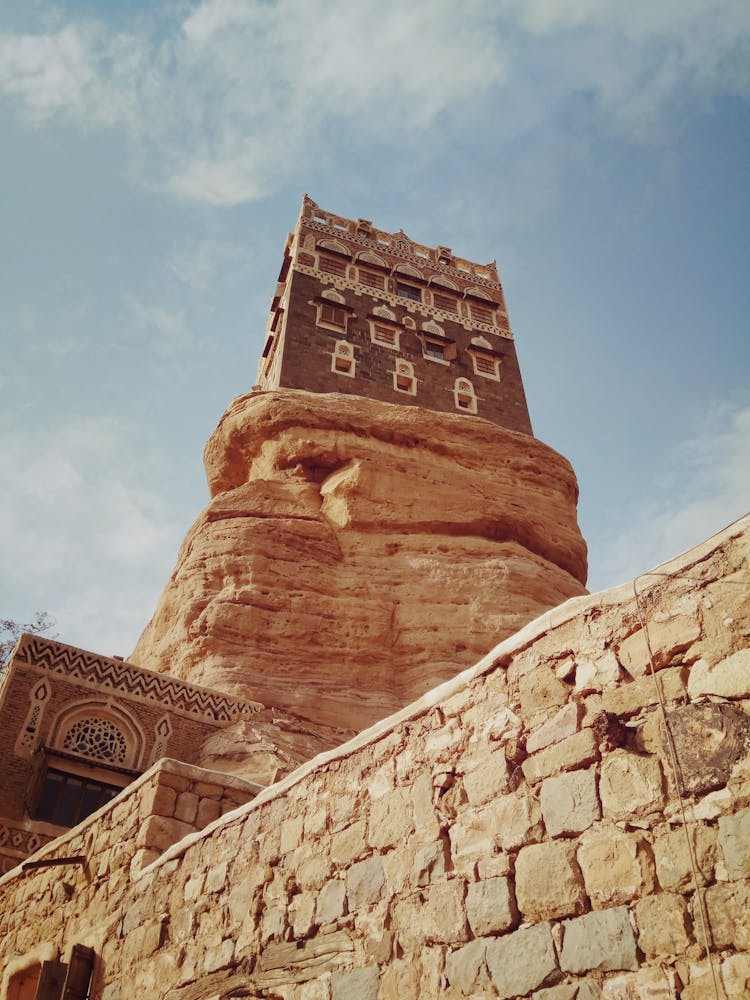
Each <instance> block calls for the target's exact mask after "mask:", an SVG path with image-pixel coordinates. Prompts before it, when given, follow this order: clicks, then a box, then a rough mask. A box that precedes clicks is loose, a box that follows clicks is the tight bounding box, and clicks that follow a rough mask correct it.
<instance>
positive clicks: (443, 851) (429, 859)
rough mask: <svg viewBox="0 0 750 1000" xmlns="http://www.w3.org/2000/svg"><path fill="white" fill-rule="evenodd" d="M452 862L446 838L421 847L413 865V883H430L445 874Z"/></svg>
mask: <svg viewBox="0 0 750 1000" xmlns="http://www.w3.org/2000/svg"><path fill="white" fill-rule="evenodd" d="M449 862H450V847H449V844H448V843H446V841H445V840H438V841H436V842H435V843H434V844H426V845H425V846H424V847H420V848H419V849H418V850H417V853H416V855H415V856H414V864H413V865H412V867H411V884H412V885H429V883H430V882H432V881H433V880H434V879H435V878H438V877H440V876H441V875H444V874H445V872H446V870H447V868H448V865H449Z"/></svg>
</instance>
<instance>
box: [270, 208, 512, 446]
mask: <svg viewBox="0 0 750 1000" xmlns="http://www.w3.org/2000/svg"><path fill="white" fill-rule="evenodd" d="M256 387H257V388H259V389H277V388H286V389H308V390H311V391H313V392H340V393H348V394H351V395H356V396H367V397H370V398H371V399H377V400H380V401H381V402H385V403H400V404H401V405H412V406H421V407H424V408H426V409H432V410H440V411H443V412H448V413H456V412H458V413H465V414H477V415H479V416H481V417H484V418H486V419H487V420H491V421H492V422H493V423H496V424H499V425H500V426H502V427H507V428H509V429H510V430H514V431H520V432H521V433H524V434H531V433H532V431H531V421H530V420H529V412H528V408H527V405H526V396H525V394H524V390H523V383H522V381H521V372H520V370H519V367H518V359H517V357H516V350H515V345H514V343H513V334H512V333H511V329H510V324H509V322H508V313H507V310H506V307H505V297H504V295H503V289H502V286H501V284H500V281H499V278H498V274H497V265H496V264H495V262H494V261H493V262H492V263H490V264H474V263H472V262H471V261H468V260H464V259H463V258H460V257H455V256H454V255H453V253H452V252H451V250H450V249H449V248H448V247H444V246H438V247H435V248H431V247H425V246H422V245H421V244H419V243H415V242H414V241H413V240H411V239H409V237H408V236H407V235H406V234H405V233H404V232H403V230H401V231H400V232H398V233H386V232H383V231H382V230H380V229H376V228H374V227H373V225H372V223H370V222H368V221H367V220H365V219H356V220H352V219H345V218H342V217H341V216H338V215H332V214H331V213H330V212H326V211H324V210H323V209H321V208H320V207H319V206H318V205H316V203H315V202H314V201H313V200H312V199H311V198H308V197H307V195H305V197H304V199H303V202H302V211H301V212H300V216H299V219H298V221H297V226H296V228H295V230H294V232H293V233H290V234H289V236H288V237H287V241H286V246H285V247H284V261H283V263H282V266H281V271H280V273H279V280H278V285H277V287H276V294H275V295H274V297H273V301H272V303H271V312H270V318H269V324H268V333H267V337H266V341H265V344H264V348H263V355H262V357H261V359H260V364H259V366H258V377H257V386H256Z"/></svg>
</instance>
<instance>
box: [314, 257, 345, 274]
mask: <svg viewBox="0 0 750 1000" xmlns="http://www.w3.org/2000/svg"><path fill="white" fill-rule="evenodd" d="M318 269H319V270H321V271H325V273H326V274H336V275H338V276H339V277H340V278H343V277H345V276H346V261H345V260H339V258H338V257H326V256H325V255H324V254H320V256H319V258H318Z"/></svg>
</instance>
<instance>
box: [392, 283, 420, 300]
mask: <svg viewBox="0 0 750 1000" xmlns="http://www.w3.org/2000/svg"><path fill="white" fill-rule="evenodd" d="M396 295H400V296H401V298H402V299H412V300H413V301H414V302H421V301H422V291H421V289H419V288H415V287H414V285H405V284H404V283H403V282H401V281H397V282H396Z"/></svg>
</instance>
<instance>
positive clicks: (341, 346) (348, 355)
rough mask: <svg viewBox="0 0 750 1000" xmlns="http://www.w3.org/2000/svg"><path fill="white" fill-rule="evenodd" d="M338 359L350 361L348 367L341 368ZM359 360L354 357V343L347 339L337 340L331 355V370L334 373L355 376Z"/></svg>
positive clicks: (349, 376)
mask: <svg viewBox="0 0 750 1000" xmlns="http://www.w3.org/2000/svg"><path fill="white" fill-rule="evenodd" d="M337 361H343V362H348V367H345V368H339V367H338V366H337V364H336V362H337ZM356 367H357V362H356V361H355V359H354V345H353V344H350V343H348V342H347V341H346V340H337V341H336V346H335V347H334V349H333V354H332V355H331V371H332V372H333V373H334V375H345V376H346V377H347V378H354V372H355V369H356Z"/></svg>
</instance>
